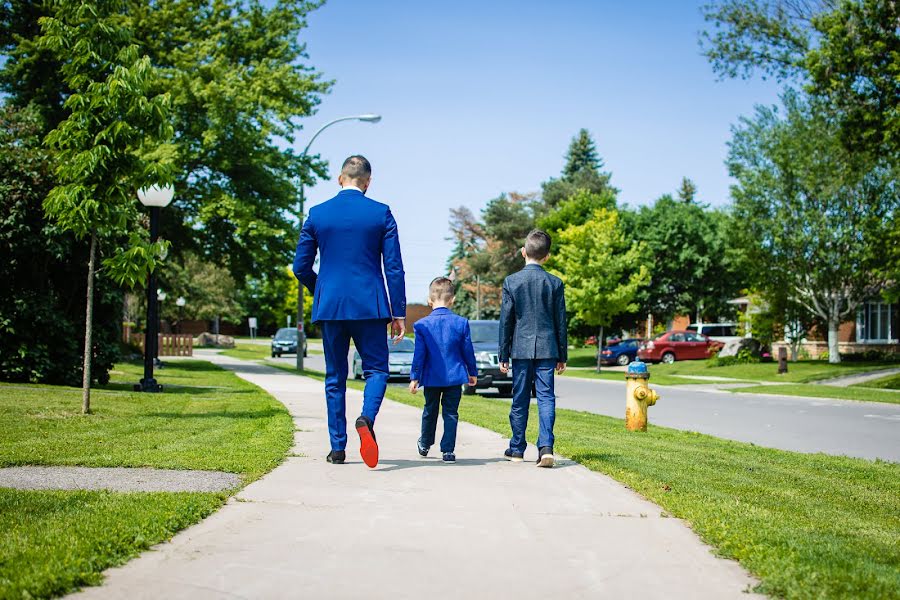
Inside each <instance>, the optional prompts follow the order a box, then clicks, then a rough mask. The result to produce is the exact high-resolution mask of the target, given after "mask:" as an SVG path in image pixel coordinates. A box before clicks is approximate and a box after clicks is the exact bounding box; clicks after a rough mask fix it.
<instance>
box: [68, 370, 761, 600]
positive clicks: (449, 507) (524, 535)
mask: <svg viewBox="0 0 900 600" xmlns="http://www.w3.org/2000/svg"><path fill="white" fill-rule="evenodd" d="M213 360H215V361H216V362H218V363H220V364H223V365H224V366H226V368H229V369H233V370H235V371H236V372H237V373H238V375H240V376H241V377H243V378H244V379H247V380H248V381H251V382H253V383H255V384H257V385H259V386H261V387H263V388H264V389H266V390H267V391H269V392H270V393H271V394H273V395H274V396H275V397H276V398H278V399H279V400H281V401H282V402H283V403H284V404H285V406H287V407H288V410H290V412H291V414H292V415H293V417H294V422H295V424H296V426H297V433H296V434H295V445H294V449H293V454H292V455H291V456H290V457H288V458H287V459H286V460H285V462H284V463H282V465H280V466H279V467H278V468H277V469H275V470H274V471H272V472H271V473H269V474H268V475H266V476H265V477H263V478H262V479H260V480H259V481H256V482H254V483H253V484H251V485H249V486H248V487H247V488H246V489H244V490H242V491H241V492H239V494H238V496H237V499H233V500H231V501H230V502H228V504H227V505H226V506H225V507H223V508H222V509H221V510H220V511H219V512H217V513H216V514H214V515H212V516H210V517H209V518H207V519H205V520H204V521H203V522H202V523H200V524H198V525H196V526H194V527H191V528H189V529H187V530H185V531H183V532H181V533H179V534H178V535H177V536H175V537H174V538H173V539H172V541H171V542H169V543H165V544H161V545H159V546H157V547H156V548H154V549H153V550H151V551H149V552H145V553H144V554H143V555H141V556H140V557H139V558H137V559H135V560H133V561H131V562H129V563H128V564H126V565H125V566H123V567H119V568H115V569H110V570H108V571H106V572H105V575H106V581H105V583H104V585H103V586H102V587H98V588H89V589H87V590H85V591H84V592H82V593H80V594H78V595H77V597H78V598H97V599H119V598H129V599H134V600H140V599H145V598H146V599H151V598H153V599H155V598H167V599H172V600H177V599H190V600H197V599H199V600H203V599H207V598H210V599H213V598H214V599H225V598H254V599H256V598H259V599H268V598H348V599H349V598H371V599H373V600H374V599H381V598H385V599H388V598H389V599H391V600H402V599H406V598H410V599H415V600H419V599H422V598H434V599H444V598H447V599H451V598H452V599H455V598H518V599H522V600H530V599H532V598H533V599H536V600H537V599H546V598H666V599H668V598H698V599H703V598H710V599H720V598H722V599H725V598H735V599H741V600H744V599H748V598H756V597H758V596H756V595H754V594H746V593H744V590H746V589H748V588H750V587H752V586H753V584H754V582H753V580H752V579H751V578H750V577H749V576H748V575H747V574H746V573H745V572H744V571H743V570H742V569H741V568H740V566H739V565H738V564H737V563H735V562H732V561H728V560H724V559H721V558H717V557H716V556H715V555H713V553H712V552H710V549H709V547H707V546H705V545H704V544H702V543H701V542H700V541H699V539H698V538H697V536H696V535H695V534H694V533H693V532H692V531H691V530H690V528H688V527H687V526H686V525H685V524H684V523H683V522H681V521H680V520H678V519H674V518H670V517H667V516H665V515H664V514H663V513H662V511H661V510H660V508H659V507H658V506H656V505H654V504H652V503H650V502H648V501H646V500H644V499H643V498H641V497H639V496H638V495H637V494H635V493H634V492H632V491H630V490H628V489H627V488H625V487H624V486H622V485H621V484H619V483H617V482H616V481H614V480H612V479H610V478H609V477H606V476H603V475H600V474H598V473H592V472H590V471H588V470H587V469H585V468H584V467H581V466H579V465H577V464H575V463H572V462H571V461H566V460H562V461H560V462H561V464H560V465H559V466H558V467H556V468H554V469H538V468H536V467H535V466H534V464H533V463H510V462H507V461H505V460H503V459H502V458H500V457H499V456H498V455H499V454H500V453H501V452H502V450H503V448H504V447H505V446H506V444H507V443H508V442H506V441H505V440H504V439H503V438H502V437H501V436H499V435H497V434H496V433H493V432H490V431H487V430H485V429H481V428H479V427H475V426H473V425H469V424H466V423H462V424H460V430H459V443H458V444H457V455H458V457H459V460H458V462H457V463H456V464H454V465H445V464H442V463H441V461H440V460H438V459H436V458H433V457H429V458H424V459H423V458H420V457H419V456H418V454H417V453H416V451H415V440H416V437H417V434H418V429H419V424H420V419H421V412H420V411H419V410H417V409H414V408H412V407H409V406H404V405H401V404H398V403H395V402H391V401H390V400H388V401H386V402H385V403H384V405H383V407H382V413H381V415H380V417H379V424H377V425H376V428H377V432H378V441H379V443H380V445H381V450H382V456H381V458H382V461H381V464H380V465H379V466H378V468H377V469H374V470H370V469H368V468H366V467H365V466H364V465H363V464H362V462H361V461H360V459H359V454H358V448H359V442H358V438H357V437H356V436H355V434H354V433H355V432H353V431H352V429H351V431H350V433H351V437H350V443H349V445H348V448H347V450H348V453H347V455H348V459H349V463H350V464H346V465H342V466H341V465H330V464H328V463H326V462H325V459H324V456H325V454H326V452H327V450H328V435H327V429H326V423H325V407H324V403H323V402H322V398H321V383H319V382H317V381H312V380H310V379H306V378H301V377H297V376H295V375H293V374H290V373H286V372H284V371H281V370H277V369H273V368H271V367H264V366H261V365H257V364H251V363H247V362H243V361H238V360H236V359H231V358H228V357H224V356H221V357H213ZM361 397H362V394H361V393H359V392H357V391H353V390H352V391H351V392H350V393H349V394H348V404H349V406H348V409H349V412H350V414H351V415H354V414H357V413H358V411H359V410H360V404H361ZM535 453H536V450H535V449H534V448H533V447H531V448H529V450H528V458H531V459H532V460H534V456H535Z"/></svg>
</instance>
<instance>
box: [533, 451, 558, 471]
mask: <svg viewBox="0 0 900 600" xmlns="http://www.w3.org/2000/svg"><path fill="white" fill-rule="evenodd" d="M555 463H556V458H555V457H554V456H553V446H544V447H542V448H541V449H540V450H538V459H537V466H539V467H545V468H550V467H552V466H553V465H554V464H555Z"/></svg>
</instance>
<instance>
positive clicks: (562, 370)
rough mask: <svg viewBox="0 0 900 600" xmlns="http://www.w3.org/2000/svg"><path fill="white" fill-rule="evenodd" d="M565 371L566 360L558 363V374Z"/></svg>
mask: <svg viewBox="0 0 900 600" xmlns="http://www.w3.org/2000/svg"><path fill="white" fill-rule="evenodd" d="M565 372H566V363H564V362H558V363H556V374H557V375H562V374H563V373H565Z"/></svg>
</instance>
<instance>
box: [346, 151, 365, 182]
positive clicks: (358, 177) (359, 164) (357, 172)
mask: <svg viewBox="0 0 900 600" xmlns="http://www.w3.org/2000/svg"><path fill="white" fill-rule="evenodd" d="M341 175H344V176H346V177H349V178H350V179H352V180H354V181H365V180H366V179H368V178H369V177H371V176H372V165H371V164H369V161H368V159H366V157H365V156H362V155H360V154H354V155H353V156H348V157H347V160H345V161H344V164H343V166H341Z"/></svg>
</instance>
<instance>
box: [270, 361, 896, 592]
mask: <svg viewBox="0 0 900 600" xmlns="http://www.w3.org/2000/svg"><path fill="white" fill-rule="evenodd" d="M267 364H273V366H275V365H274V363H267ZM279 368H283V369H284V370H286V371H293V372H296V371H294V370H293V369H290V368H287V366H286V365H279ZM306 374H307V375H310V376H312V377H314V378H317V379H322V374H321V373H316V372H312V371H307V372H306ZM348 386H349V387H351V388H355V389H362V387H363V386H362V383H361V382H356V381H349V382H348ZM387 397H388V398H390V399H392V400H395V401H398V402H401V403H403V404H407V405H410V406H414V407H417V408H419V407H421V406H422V398H421V395H416V396H413V395H412V394H410V393H409V392H408V391H407V390H405V389H403V388H399V387H390V388H388V392H387ZM460 418H461V419H462V420H464V421H467V422H469V423H472V424H475V425H478V426H481V427H485V428H486V429H490V430H492V431H495V432H497V433H500V434H502V435H509V401H505V400H495V399H486V398H481V397H478V396H465V397H464V398H463V401H462V404H461V405H460ZM555 429H556V448H555V450H556V451H557V452H558V453H560V454H562V455H564V456H568V457H570V458H572V459H574V460H576V461H578V462H579V463H581V464H582V465H584V466H586V467H588V468H589V469H591V470H593V471H597V472H600V473H604V474H606V475H609V476H611V477H613V478H614V479H616V480H618V481H620V482H622V483H624V484H625V485H627V486H628V487H630V488H632V489H634V490H635V491H637V492H638V493H640V494H641V495H643V496H644V497H646V498H648V499H649V500H651V501H653V502H655V503H656V504H658V505H659V506H661V507H662V508H663V509H664V510H665V511H666V513H668V514H671V515H673V516H675V517H678V518H681V519H684V520H685V521H686V522H688V523H689V524H690V525H691V527H692V528H693V529H694V531H695V532H696V533H697V534H698V535H699V536H700V537H701V539H703V540H704V541H705V542H706V543H708V544H710V545H711V546H713V547H714V548H715V549H716V551H717V552H718V553H719V554H720V555H721V556H724V557H727V558H733V559H737V560H738V561H739V562H740V563H741V564H742V565H743V566H744V568H746V569H747V570H748V571H749V572H751V573H752V574H753V575H755V576H756V577H757V578H759V580H760V582H761V583H760V586H759V590H758V591H760V592H763V593H766V594H769V595H772V596H775V597H784V598H873V599H874V598H878V599H884V598H900V464H897V463H891V462H885V461H874V462H873V461H867V460H864V459H857V458H847V457H840V456H829V455H825V454H803V453H799V452H788V451H784V450H775V449H771V448H763V447H759V446H756V445H754V444H747V443H741V442H734V441H730V440H723V439H720V438H716V437H713V436H709V435H704V434H699V433H693V432H688V431H680V430H676V429H669V428H666V427H656V426H653V425H652V424H651V425H650V427H649V431H648V432H647V433H632V432H628V431H626V430H625V427H624V424H623V422H622V420H621V419H613V418H610V417H605V416H602V415H595V414H591V413H583V412H577V411H571V410H557V413H556V427H555ZM536 435H537V412H536V409H535V407H534V406H532V409H531V415H530V418H529V428H528V437H529V439H534V438H535V437H536ZM502 451H503V448H501V447H498V448H497V452H498V454H499V453H501V452H502ZM526 468H527V467H526Z"/></svg>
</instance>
